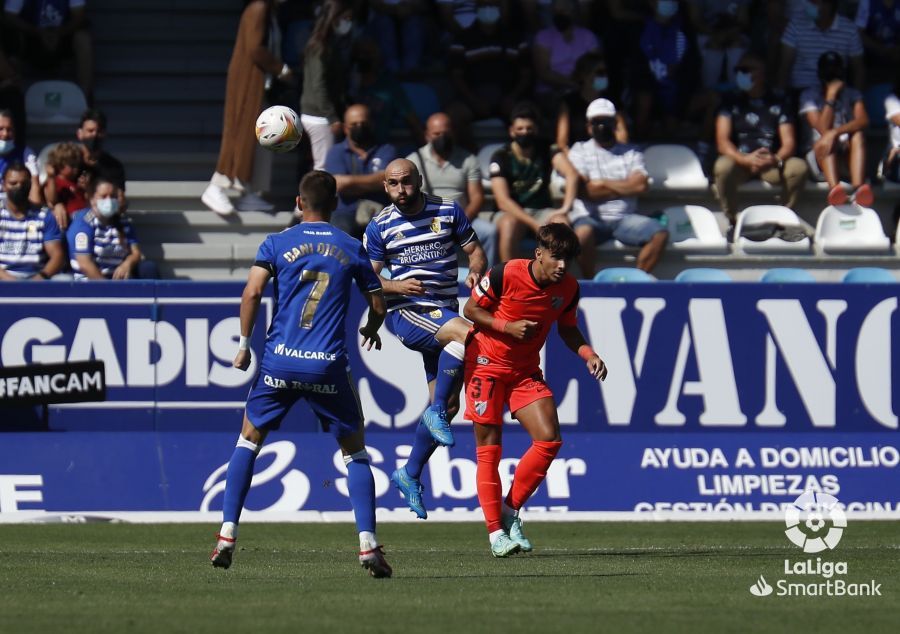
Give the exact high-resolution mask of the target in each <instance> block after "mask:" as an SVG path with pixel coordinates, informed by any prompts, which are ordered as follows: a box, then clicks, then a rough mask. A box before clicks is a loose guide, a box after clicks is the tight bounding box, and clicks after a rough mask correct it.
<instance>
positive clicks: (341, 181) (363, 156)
mask: <svg viewBox="0 0 900 634" xmlns="http://www.w3.org/2000/svg"><path fill="white" fill-rule="evenodd" d="M344 135H345V137H346V138H345V139H344V140H343V141H341V142H340V143H336V144H335V145H334V146H332V148H331V149H330V150H328V157H327V158H326V159H325V171H327V172H329V173H330V174H331V175H332V176H334V178H335V180H336V181H337V191H338V204H337V208H336V209H335V210H334V212H333V213H332V214H331V224H333V225H334V226H335V227H337V228H338V229H341V230H342V231H345V232H347V233H349V234H350V235H351V236H353V237H355V238H360V237H361V236H362V233H363V231H364V230H365V227H366V225H367V224H369V220H370V219H371V218H372V216H373V215H374V214H376V213H378V212H379V211H381V210H382V208H384V207H385V206H387V205H388V204H389V202H390V201H389V200H388V197H387V194H386V193H385V191H384V168H385V167H387V164H388V163H390V162H391V161H393V160H394V159H395V158H397V151H396V150H395V149H394V146H393V145H391V144H389V143H378V142H377V140H376V139H375V129H374V128H373V127H372V117H371V115H370V113H369V108H368V107H367V106H365V105H363V104H353V105H352V106H350V107H349V108H347V110H346V111H345V112H344Z"/></svg>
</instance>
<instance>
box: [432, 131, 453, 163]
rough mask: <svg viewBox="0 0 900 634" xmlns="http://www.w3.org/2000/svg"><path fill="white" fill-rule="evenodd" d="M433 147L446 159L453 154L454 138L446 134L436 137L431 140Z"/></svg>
mask: <svg viewBox="0 0 900 634" xmlns="http://www.w3.org/2000/svg"><path fill="white" fill-rule="evenodd" d="M431 147H432V148H433V149H434V151H435V152H437V153H438V154H439V155H441V156H443V157H445V158H446V157H448V156H450V154H451V153H452V152H453V137H450V136H447V135H446V134H444V135H442V136H439V137H435V138H433V139H432V140H431Z"/></svg>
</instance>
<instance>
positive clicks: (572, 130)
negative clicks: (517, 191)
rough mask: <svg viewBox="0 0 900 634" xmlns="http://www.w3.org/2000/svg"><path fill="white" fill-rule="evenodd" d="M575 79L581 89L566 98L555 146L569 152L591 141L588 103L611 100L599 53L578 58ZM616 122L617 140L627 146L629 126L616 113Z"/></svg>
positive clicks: (559, 120) (563, 101) (559, 119)
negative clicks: (580, 144)
mask: <svg viewBox="0 0 900 634" xmlns="http://www.w3.org/2000/svg"><path fill="white" fill-rule="evenodd" d="M572 78H573V79H574V80H575V82H576V83H577V84H578V89H577V90H572V91H570V92H568V93H566V94H565V95H564V96H563V98H562V101H561V102H560V104H559V111H558V113H557V116H556V145H557V146H558V147H559V149H560V150H562V151H563V152H566V153H568V151H569V148H570V147H571V146H572V145H573V144H574V143H577V142H579V141H587V140H588V139H590V138H591V136H590V133H589V132H588V131H587V129H588V126H587V120H586V119H585V118H584V113H585V111H586V110H587V107H588V104H590V103H591V102H592V101H594V100H595V99H601V98H605V99H610V100H611V101H612V99H611V97H610V94H609V72H608V70H607V65H606V60H605V59H604V57H603V55H601V54H600V53H596V52H594V53H586V54H584V55H582V56H581V57H579V58H578V61H577V62H576V63H575V70H574V71H573V73H572ZM616 122H617V123H616V141H618V142H619V143H628V125H627V123H626V122H625V117H623V116H622V114H621V113H618V112H617V113H616Z"/></svg>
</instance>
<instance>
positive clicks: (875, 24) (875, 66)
mask: <svg viewBox="0 0 900 634" xmlns="http://www.w3.org/2000/svg"><path fill="white" fill-rule="evenodd" d="M856 26H857V27H858V28H859V36H860V38H861V39H862V44H863V49H864V51H865V67H866V75H867V80H868V82H869V83H872V84H879V83H890V82H891V81H892V80H893V78H894V72H895V70H896V69H897V67H898V66H900V2H898V0H860V2H859V5H858V6H857V9H856Z"/></svg>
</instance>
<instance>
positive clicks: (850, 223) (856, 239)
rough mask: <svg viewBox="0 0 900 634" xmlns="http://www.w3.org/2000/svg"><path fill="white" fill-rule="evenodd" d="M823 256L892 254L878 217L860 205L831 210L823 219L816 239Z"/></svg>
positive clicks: (822, 216)
mask: <svg viewBox="0 0 900 634" xmlns="http://www.w3.org/2000/svg"><path fill="white" fill-rule="evenodd" d="M814 242H815V245H816V248H817V249H818V250H819V252H820V253H827V254H834V253H889V252H890V250H891V241H890V239H889V238H888V237H887V236H886V235H884V229H883V228H882V226H881V220H880V219H879V217H878V214H877V213H876V212H875V211H874V210H872V209H868V208H866V207H860V206H858V205H840V206H837V207H834V206H828V207H826V208H825V209H823V210H822V213H821V214H820V215H819V222H818V223H817V224H816V235H815V239H814Z"/></svg>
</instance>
